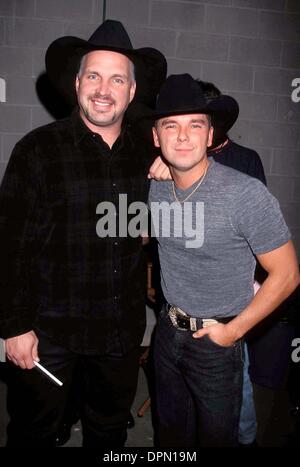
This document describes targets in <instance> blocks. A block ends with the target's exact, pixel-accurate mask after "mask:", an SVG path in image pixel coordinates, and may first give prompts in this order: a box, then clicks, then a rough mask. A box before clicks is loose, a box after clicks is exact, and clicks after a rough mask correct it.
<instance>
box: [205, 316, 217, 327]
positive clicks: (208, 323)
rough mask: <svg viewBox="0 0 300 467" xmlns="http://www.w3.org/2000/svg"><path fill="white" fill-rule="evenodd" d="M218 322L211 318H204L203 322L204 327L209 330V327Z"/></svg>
mask: <svg viewBox="0 0 300 467" xmlns="http://www.w3.org/2000/svg"><path fill="white" fill-rule="evenodd" d="M217 323H218V321H217V320H216V319H211V318H204V319H203V320H202V327H203V328H207V327H208V326H212V325H213V324H217Z"/></svg>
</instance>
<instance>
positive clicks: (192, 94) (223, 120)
mask: <svg viewBox="0 0 300 467" xmlns="http://www.w3.org/2000/svg"><path fill="white" fill-rule="evenodd" d="M192 113H201V114H209V115H211V118H212V124H213V125H214V126H216V127H219V128H220V127H222V128H226V131H228V130H229V129H230V128H231V127H232V125H233V124H234V122H235V121H236V119H237V117H238V114H239V106H238V103H237V102H236V100H235V99H233V97H230V96H226V95H220V96H218V97H212V98H211V97H207V96H205V94H204V92H203V90H202V88H201V86H199V82H197V81H196V80H195V79H193V78H192V77H191V76H190V75H189V74H182V75H170V76H169V77H168V78H167V80H166V81H165V83H164V84H163V85H162V87H161V90H160V92H159V94H158V97H157V102H156V108H155V110H154V111H149V112H148V113H147V115H145V117H146V118H151V119H152V120H158V119H160V118H163V117H168V116H171V115H184V114H192Z"/></svg>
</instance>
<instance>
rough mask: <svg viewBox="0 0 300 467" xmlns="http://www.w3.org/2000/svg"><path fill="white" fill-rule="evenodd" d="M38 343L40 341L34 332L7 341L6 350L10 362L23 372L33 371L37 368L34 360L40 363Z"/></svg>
mask: <svg viewBox="0 0 300 467" xmlns="http://www.w3.org/2000/svg"><path fill="white" fill-rule="evenodd" d="M38 343H39V340H38V338H37V336H36V334H35V332H34V331H30V332H27V333H26V334H21V335H20V336H16V337H10V338H9V339H6V341H5V350H6V355H7V358H8V360H10V361H11V362H13V363H14V364H15V365H17V366H19V367H20V368H23V370H25V369H27V370H31V368H34V366H35V365H34V363H33V360H37V361H39V357H38V350H37V349H38Z"/></svg>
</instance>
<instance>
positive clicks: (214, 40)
mask: <svg viewBox="0 0 300 467" xmlns="http://www.w3.org/2000/svg"><path fill="white" fill-rule="evenodd" d="M228 49H229V37H225V36H221V35H217V34H192V33H181V34H180V35H179V39H178V46H177V53H176V56H177V57H179V58H190V59H194V60H206V59H207V60H216V61H218V60H221V61H226V60H227V57H228Z"/></svg>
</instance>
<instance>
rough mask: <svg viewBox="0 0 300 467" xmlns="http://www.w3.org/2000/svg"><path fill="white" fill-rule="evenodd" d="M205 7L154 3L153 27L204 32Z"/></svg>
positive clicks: (189, 4) (175, 3) (192, 4)
mask: <svg viewBox="0 0 300 467" xmlns="http://www.w3.org/2000/svg"><path fill="white" fill-rule="evenodd" d="M203 20H204V5H196V4H194V3H182V2H172V1H171V2H163V1H154V2H152V12H151V21H150V24H151V26H155V27H163V28H168V29H177V30H187V31H197V32H198V31H199V32H201V31H204V21H203Z"/></svg>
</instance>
